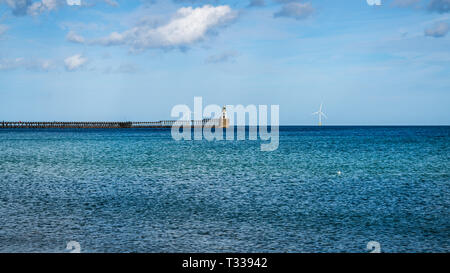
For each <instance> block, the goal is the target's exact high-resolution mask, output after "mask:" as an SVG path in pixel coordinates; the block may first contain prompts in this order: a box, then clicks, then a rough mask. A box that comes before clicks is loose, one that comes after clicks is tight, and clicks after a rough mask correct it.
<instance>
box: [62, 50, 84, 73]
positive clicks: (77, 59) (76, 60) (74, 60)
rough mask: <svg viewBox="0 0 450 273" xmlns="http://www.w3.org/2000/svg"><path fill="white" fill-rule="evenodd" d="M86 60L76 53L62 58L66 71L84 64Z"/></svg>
mask: <svg viewBox="0 0 450 273" xmlns="http://www.w3.org/2000/svg"><path fill="white" fill-rule="evenodd" d="M87 61H88V59H87V58H85V57H83V56H82V55H81V54H76V55H73V56H70V57H68V58H66V59H65V60H64V65H65V66H66V69H67V70H68V71H74V70H77V69H78V68H81V67H82V66H83V65H85V64H86V62H87Z"/></svg>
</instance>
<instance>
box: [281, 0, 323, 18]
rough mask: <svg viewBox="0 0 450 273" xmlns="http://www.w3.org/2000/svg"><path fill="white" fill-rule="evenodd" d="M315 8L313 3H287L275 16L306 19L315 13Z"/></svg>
mask: <svg viewBox="0 0 450 273" xmlns="http://www.w3.org/2000/svg"><path fill="white" fill-rule="evenodd" d="M314 11H315V10H314V8H313V7H312V5H311V3H287V4H285V5H283V7H282V8H281V10H279V11H278V12H276V13H275V14H274V15H273V16H274V17H275V18H277V17H290V18H294V19H296V20H302V19H306V18H308V17H309V16H311V15H312V14H313V13H314Z"/></svg>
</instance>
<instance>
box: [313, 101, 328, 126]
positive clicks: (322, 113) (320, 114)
mask: <svg viewBox="0 0 450 273" xmlns="http://www.w3.org/2000/svg"><path fill="white" fill-rule="evenodd" d="M322 104H323V103H321V104H320V108H319V111H317V112H314V113H312V114H313V115H318V116H319V126H322V116H323V117H324V118H328V117H327V115H325V113H324V112H322Z"/></svg>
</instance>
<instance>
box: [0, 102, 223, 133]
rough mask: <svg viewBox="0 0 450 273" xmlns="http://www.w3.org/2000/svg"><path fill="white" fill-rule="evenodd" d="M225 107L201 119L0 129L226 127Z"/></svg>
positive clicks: (26, 124)
mask: <svg viewBox="0 0 450 273" xmlns="http://www.w3.org/2000/svg"><path fill="white" fill-rule="evenodd" d="M229 124H230V122H229V119H228V118H227V111H226V108H225V107H223V108H222V114H221V115H220V116H218V117H216V118H205V119H202V120H160V121H138V122H133V121H109V122H108V121H106V122H104V121H90V122H89V121H87V122H80V121H0V129H20V128H24V129H123V128H172V126H174V125H176V126H180V127H181V126H184V127H186V126H187V127H191V128H195V127H206V126H207V127H217V128H228V127H229Z"/></svg>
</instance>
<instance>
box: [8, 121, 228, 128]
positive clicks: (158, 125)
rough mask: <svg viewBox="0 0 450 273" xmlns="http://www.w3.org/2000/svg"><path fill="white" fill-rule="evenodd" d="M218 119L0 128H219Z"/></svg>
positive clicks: (10, 123)
mask: <svg viewBox="0 0 450 273" xmlns="http://www.w3.org/2000/svg"><path fill="white" fill-rule="evenodd" d="M220 124H222V123H221V121H220V119H203V120H190V121H178V120H160V121H148V122H132V121H125V122H99V121H93V122H64V121H62V122H61V121H50V122H49V121H45V122H39V121H33V122H31V121H1V122H0V128H3V129H8V128H11V129H17V128H28V129H122V128H171V127H172V126H173V125H179V126H190V127H204V126H207V125H208V126H220Z"/></svg>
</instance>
